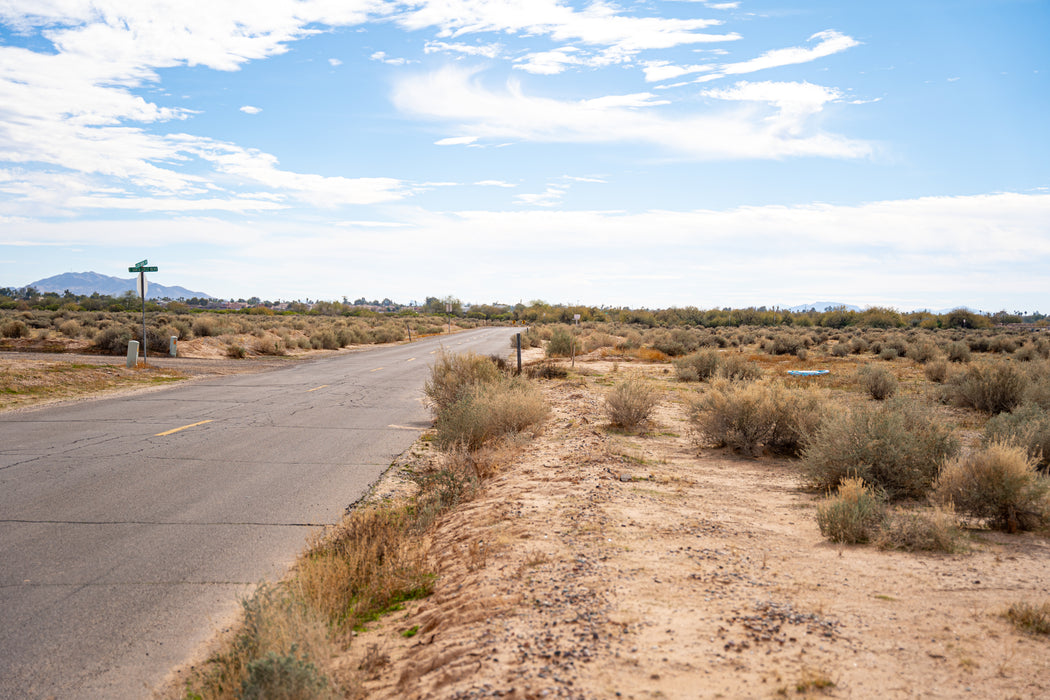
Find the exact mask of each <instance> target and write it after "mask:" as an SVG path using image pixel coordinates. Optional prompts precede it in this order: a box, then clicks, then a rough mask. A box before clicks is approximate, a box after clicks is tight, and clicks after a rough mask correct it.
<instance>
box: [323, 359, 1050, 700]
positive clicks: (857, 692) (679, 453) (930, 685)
mask: <svg viewBox="0 0 1050 700" xmlns="http://www.w3.org/2000/svg"><path fill="white" fill-rule="evenodd" d="M597 369H598V370H599V371H600V372H601V374H595V375H594V376H590V377H586V378H585V379H583V380H572V381H562V382H551V383H547V384H546V385H545V389H544V391H545V393H546V395H547V397H548V399H549V400H550V402H551V404H552V405H553V408H554V412H553V417H552V420H551V422H550V424H549V426H548V428H547V430H546V432H545V434H544V435H543V436H541V437H540V438H538V439H536V440H535V441H534V442H533V443H531V444H530V445H529V447H528V448H527V450H526V452H525V453H523V454H522V455H520V456H519V458H518V459H517V460H516V461H515V462H514V463H513V464H512V465H507V466H506V467H505V468H504V469H502V470H501V472H500V473H499V474H498V475H497V476H496V477H494V478H493V479H491V480H490V481H489V482H487V484H486V485H485V487H484V488H483V491H482V493H481V494H480V495H479V497H478V498H477V499H476V500H474V501H472V502H471V503H470V504H468V505H467V506H466V507H464V508H462V509H459V510H457V511H456V512H455V513H452V514H451V515H449V516H448V517H447V518H446V519H445V520H444V521H443V522H442V523H441V524H440V527H439V528H438V530H437V532H436V533H435V546H434V557H435V559H436V562H437V564H438V567H439V571H440V578H439V579H438V581H437V582H436V586H435V591H434V594H433V595H432V596H431V597H429V598H428V599H426V600H423V601H417V602H414V603H411V604H408V605H407V606H406V609H405V610H404V611H402V612H398V613H394V614H392V615H389V616H387V617H386V618H384V619H383V620H382V621H380V622H378V623H376V624H375V625H374V626H373V627H372V628H371V629H370V630H368V631H367V632H363V633H361V634H360V635H359V636H358V637H357V638H356V639H355V641H354V643H353V644H352V645H351V649H350V650H349V652H348V655H347V656H346V657H345V658H343V659H342V660H341V664H342V666H343V668H344V669H346V670H348V671H350V670H353V669H358V668H364V669H365V671H366V673H367V675H368V676H369V678H370V679H369V680H367V681H366V683H365V687H366V689H367V691H368V693H369V697H376V698H479V697H511V698H540V697H573V698H615V697H624V698H650V697H673V698H716V697H725V698H744V697H802V696H807V695H818V694H819V695H825V696H827V697H839V698H870V697H875V696H880V697H884V698H912V697H924V698H959V697H973V698H1013V697H1017V698H1029V697H1046V696H1048V694H1050V676H1048V675H1047V671H1048V665H1050V660H1048V655H1047V651H1048V642H1047V641H1046V640H1045V639H1038V638H1033V637H1028V636H1025V635H1022V634H1020V633H1018V632H1016V631H1015V630H1014V629H1013V628H1012V627H1011V626H1010V625H1009V624H1008V623H1007V622H1005V621H1004V620H1003V619H1001V618H1000V617H999V613H1000V612H1001V611H1002V610H1003V609H1004V608H1005V607H1006V606H1007V605H1009V604H1010V603H1012V602H1014V601H1017V600H1043V599H1045V598H1046V597H1047V596H1048V591H1050V559H1048V555H1050V547H1048V543H1047V541H1046V540H1045V539H1044V538H1042V537H1039V536H1034V535H1024V536H1006V535H1000V534H995V533H988V532H981V533H980V534H979V535H977V537H976V542H975V543H974V544H973V547H972V551H971V552H969V553H966V554H958V555H930V554H908V553H900V552H882V551H878V550H876V549H874V548H870V547H849V546H841V545H833V544H830V543H828V542H826V541H825V540H824V539H823V538H822V537H821V536H820V533H819V531H818V529H817V526H816V523H815V516H814V512H815V504H816V501H817V499H816V498H815V497H814V496H812V495H811V494H808V493H805V492H802V491H800V490H799V489H798V487H797V484H798V480H797V477H796V471H795V467H794V466H793V465H792V463H791V462H790V461H788V460H780V459H763V460H758V461H752V460H744V459H739V458H736V457H734V456H732V455H730V454H727V453H724V452H722V451H716V450H703V451H698V450H697V449H696V447H695V446H694V445H693V444H692V442H691V440H690V438H689V435H688V425H687V423H686V418H685V411H684V409H683V407H682V406H681V405H680V404H679V403H677V402H676V401H675V399H674V396H675V395H676V392H668V400H667V401H666V402H665V403H664V404H663V405H662V407H661V408H660V409H659V411H658V415H657V418H656V424H657V425H656V427H655V429H654V430H653V431H652V432H651V433H650V434H648V435H646V436H632V435H623V434H616V433H612V432H610V431H608V430H607V429H606V427H605V425H604V419H603V417H602V411H601V407H602V392H603V391H604V387H603V386H602V385H603V384H605V385H607V384H610V383H611V380H613V379H614V378H617V377H618V376H622V373H621V375H615V374H609V373H608V372H609V370H610V365H608V364H606V365H602V366H598V367H597ZM630 369H631V370H632V371H634V370H635V369H636V367H631V368H630ZM637 369H639V370H642V369H643V368H642V367H637ZM643 371H645V372H647V373H649V374H650V375H652V376H654V377H657V378H658V377H660V376H662V372H661V371H660V370H658V369H654V368H652V367H645V368H644V370H643ZM668 386H673V385H668Z"/></svg>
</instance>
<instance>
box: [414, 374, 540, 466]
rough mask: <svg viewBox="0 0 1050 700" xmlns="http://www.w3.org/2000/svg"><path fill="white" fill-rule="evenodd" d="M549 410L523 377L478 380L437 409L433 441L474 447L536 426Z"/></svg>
mask: <svg viewBox="0 0 1050 700" xmlns="http://www.w3.org/2000/svg"><path fill="white" fill-rule="evenodd" d="M549 412H550V409H549V407H548V406H547V404H546V403H545V402H544V400H543V397H542V396H541V395H540V393H539V391H537V390H536V388H535V387H534V386H533V385H532V384H529V383H528V382H527V381H526V380H524V379H521V378H515V379H500V380H497V381H494V382H490V383H486V384H478V385H475V386H474V387H473V388H472V389H471V390H470V391H468V392H466V393H463V394H460V395H459V397H458V398H457V399H456V401H455V402H453V403H452V404H451V405H449V406H447V407H445V408H443V409H441V410H440V411H439V412H438V414H437V418H436V420H435V422H434V427H435V428H436V429H437V436H436V441H437V443H438V445H440V446H441V447H446V448H448V447H453V446H456V445H461V446H463V447H465V448H466V449H470V450H476V449H479V448H480V447H482V446H483V445H485V444H486V443H489V442H492V441H494V440H497V439H499V438H502V437H505V436H510V435H514V434H516V433H522V432H525V431H526V430H536V429H537V428H538V427H539V426H540V425H541V424H542V423H543V422H544V421H545V420H546V419H547V414H548V413H549Z"/></svg>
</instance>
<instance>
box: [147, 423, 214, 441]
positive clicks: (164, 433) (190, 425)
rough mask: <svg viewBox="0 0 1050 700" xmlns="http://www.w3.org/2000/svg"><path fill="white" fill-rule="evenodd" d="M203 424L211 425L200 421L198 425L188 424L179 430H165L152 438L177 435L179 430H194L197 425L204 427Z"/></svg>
mask: <svg viewBox="0 0 1050 700" xmlns="http://www.w3.org/2000/svg"><path fill="white" fill-rule="evenodd" d="M212 420H213V419H212ZM205 423H211V420H202V421H200V422H198V423H190V424H189V425H184V426H182V427H181V428H172V429H171V430H165V431H164V432H163V433H157V434H156V435H154V436H153V437H162V436H164V435H171V434H172V433H177V432H179V431H180V430H185V429H186V428H195V427H197V426H198V425H204V424H205Z"/></svg>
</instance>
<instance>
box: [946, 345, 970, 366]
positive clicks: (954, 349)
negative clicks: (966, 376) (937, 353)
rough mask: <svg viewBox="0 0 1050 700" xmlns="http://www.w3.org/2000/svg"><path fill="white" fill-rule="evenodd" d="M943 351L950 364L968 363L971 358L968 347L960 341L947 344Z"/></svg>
mask: <svg viewBox="0 0 1050 700" xmlns="http://www.w3.org/2000/svg"><path fill="white" fill-rule="evenodd" d="M944 351H945V353H946V354H947V355H948V360H949V361H950V362H969V361H970V358H971V355H970V346H969V345H968V344H966V343H964V342H962V341H961V340H956V341H953V342H951V343H948V346H947V347H946V348H944Z"/></svg>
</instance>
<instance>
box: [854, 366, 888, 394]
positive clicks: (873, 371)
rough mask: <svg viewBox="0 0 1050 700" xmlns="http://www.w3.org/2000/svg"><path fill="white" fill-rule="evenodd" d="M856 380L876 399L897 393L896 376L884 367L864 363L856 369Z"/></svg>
mask: <svg viewBox="0 0 1050 700" xmlns="http://www.w3.org/2000/svg"><path fill="white" fill-rule="evenodd" d="M857 380H858V381H859V382H860V385H861V386H862V387H864V390H865V391H866V392H868V395H869V396H871V398H873V399H875V400H876V401H884V400H886V399H888V398H890V397H891V396H893V395H894V394H896V393H897V378H896V377H895V376H893V373H892V372H890V371H889V370H888V369H886V368H885V367H878V366H876V365H864V366H863V367H861V368H860V369H859V370H857Z"/></svg>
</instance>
